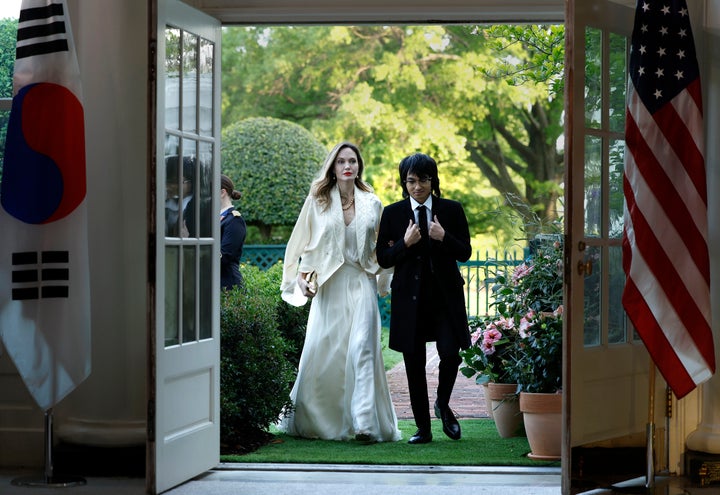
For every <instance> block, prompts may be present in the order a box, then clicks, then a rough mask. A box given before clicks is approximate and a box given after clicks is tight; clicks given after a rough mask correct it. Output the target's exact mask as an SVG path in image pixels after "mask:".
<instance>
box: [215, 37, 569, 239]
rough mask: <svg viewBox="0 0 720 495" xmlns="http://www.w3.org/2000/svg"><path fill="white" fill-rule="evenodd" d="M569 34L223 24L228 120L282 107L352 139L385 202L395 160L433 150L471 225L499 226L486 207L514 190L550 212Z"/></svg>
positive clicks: (281, 113) (330, 136)
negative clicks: (308, 48) (566, 37)
mask: <svg viewBox="0 0 720 495" xmlns="http://www.w3.org/2000/svg"><path fill="white" fill-rule="evenodd" d="M563 38H564V36H563V28H562V26H496V27H487V26H460V25H457V26H437V25H433V26H315V27H289V28H275V27H253V28H227V29H226V30H225V31H224V35H223V66H224V68H225V69H224V71H223V87H224V101H223V113H224V116H223V117H224V119H225V120H228V119H236V118H240V117H241V116H247V115H274V116H277V117H281V118H285V119H289V120H292V121H294V122H297V123H299V124H301V125H303V126H304V127H306V128H308V129H310V130H311V131H312V132H313V134H315V135H316V136H318V137H319V139H321V140H322V141H323V142H326V143H332V142H335V141H338V140H342V139H348V140H351V141H354V142H356V143H357V144H358V145H359V146H360V147H361V149H362V150H363V155H364V156H365V158H366V162H367V174H366V177H367V178H368V180H369V181H370V182H371V183H372V184H373V186H374V187H375V189H376V191H377V193H378V195H379V196H380V197H381V199H382V200H383V201H385V202H386V201H390V200H395V199H397V198H398V196H399V187H398V185H397V177H396V175H397V172H396V170H397V169H396V164H397V163H398V162H399V160H400V159H401V158H402V157H403V156H405V155H406V154H408V153H410V152H413V151H424V152H427V153H429V154H431V155H433V156H434V157H435V158H436V159H437V160H438V162H439V163H440V165H441V175H442V177H443V191H447V192H449V194H448V195H449V196H452V197H456V198H458V199H461V201H463V203H464V204H465V205H467V206H469V208H468V210H469V211H468V217H469V220H470V223H471V229H472V230H473V231H479V230H484V231H488V230H490V231H492V230H499V229H501V228H502V225H500V224H499V223H497V221H496V218H494V217H492V216H491V215H488V214H486V213H484V212H487V211H492V210H496V205H497V202H498V200H499V198H503V197H505V195H507V194H512V195H513V196H514V197H516V198H520V200H521V202H523V206H524V208H523V211H522V212H523V213H524V212H528V211H530V212H535V213H538V214H541V215H543V216H548V217H550V219H552V218H553V217H555V216H556V215H557V212H556V211H555V206H556V204H557V199H558V197H559V195H560V193H561V183H562V177H563V174H562V165H563V156H562V153H561V151H560V148H561V147H560V146H559V145H558V140H559V139H560V138H561V136H562V132H563V129H562V110H563V101H562V98H561V95H562V83H563V79H562V74H563V50H564V42H563ZM307 46H313V47H314V48H313V50H307ZM473 170H475V173H474V174H473V173H472V171H473ZM478 170H479V171H480V172H481V173H480V174H478V173H477V171H478ZM470 176H473V177H474V180H472V181H468V180H467V178H468V177H470Z"/></svg>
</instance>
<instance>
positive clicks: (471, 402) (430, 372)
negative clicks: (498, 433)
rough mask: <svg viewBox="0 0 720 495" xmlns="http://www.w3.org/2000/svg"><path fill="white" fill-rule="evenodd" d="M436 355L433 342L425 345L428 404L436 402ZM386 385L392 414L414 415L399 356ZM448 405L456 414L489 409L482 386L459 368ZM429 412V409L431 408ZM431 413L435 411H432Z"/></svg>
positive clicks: (400, 416)
mask: <svg viewBox="0 0 720 495" xmlns="http://www.w3.org/2000/svg"><path fill="white" fill-rule="evenodd" d="M438 362H439V358H438V355H437V351H436V350H435V343H434V342H432V343H430V344H428V347H427V367H426V370H427V380H428V397H429V399H430V405H431V406H432V404H433V403H434V402H435V390H436V389H437V380H438ZM387 379H388V387H389V388H390V396H391V397H392V400H393V404H394V405H395V414H397V417H398V419H413V415H412V409H411V408H410V396H409V394H408V390H407V388H408V387H407V377H406V376H405V365H404V364H403V362H402V360H401V361H400V363H398V364H397V365H396V366H395V367H394V368H392V369H391V370H389V371H388V372H387ZM450 407H451V408H452V410H453V411H454V412H455V414H456V415H457V417H458V418H487V417H489V416H488V412H487V407H485V397H484V395H483V387H481V386H480V385H477V384H476V383H475V380H474V379H473V378H467V377H465V376H464V375H463V374H462V373H460V372H458V377H457V381H456V382H455V387H454V388H453V394H452V397H451V398H450ZM431 414H432V411H431ZM433 417H434V414H433Z"/></svg>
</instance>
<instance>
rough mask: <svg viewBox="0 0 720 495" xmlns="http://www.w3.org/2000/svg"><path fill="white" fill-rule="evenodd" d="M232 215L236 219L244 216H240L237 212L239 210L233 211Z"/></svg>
mask: <svg viewBox="0 0 720 495" xmlns="http://www.w3.org/2000/svg"><path fill="white" fill-rule="evenodd" d="M232 214H233V216H234V217H241V216H242V215H241V214H240V212H239V211H237V210H233V212H232Z"/></svg>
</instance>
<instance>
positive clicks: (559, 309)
mask: <svg viewBox="0 0 720 495" xmlns="http://www.w3.org/2000/svg"><path fill="white" fill-rule="evenodd" d="M564 312H565V309H564V308H563V305H562V304H561V305H560V306H558V307H557V308H555V311H553V316H554V317H555V318H559V317H561V316H562V314H563V313H564Z"/></svg>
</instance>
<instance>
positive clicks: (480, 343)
mask: <svg viewBox="0 0 720 495" xmlns="http://www.w3.org/2000/svg"><path fill="white" fill-rule="evenodd" d="M469 325H470V342H471V345H470V347H469V348H468V349H466V350H464V351H462V352H461V355H462V357H463V361H464V363H465V365H464V366H462V367H461V368H460V371H461V372H462V373H463V375H465V376H467V377H468V378H473V377H474V378H475V382H476V383H478V384H479V385H482V386H483V387H484V394H485V403H486V407H487V411H488V414H489V415H490V417H491V418H493V420H494V421H495V426H496V428H497V430H498V433H499V434H500V436H501V437H503V438H507V437H511V436H516V435H518V434H520V433H521V432H522V415H521V413H520V404H519V400H518V384H517V381H516V380H515V376H514V370H515V362H516V361H517V357H516V355H515V354H516V353H517V352H518V350H519V348H518V345H517V341H518V339H519V333H518V330H517V328H516V327H515V321H514V320H513V319H512V318H505V317H503V316H499V317H495V318H491V317H484V318H471V319H470V321H469Z"/></svg>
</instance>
